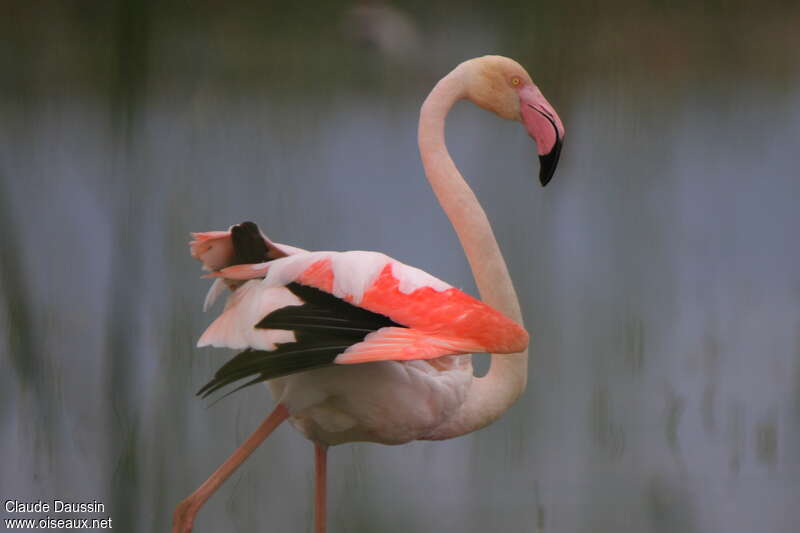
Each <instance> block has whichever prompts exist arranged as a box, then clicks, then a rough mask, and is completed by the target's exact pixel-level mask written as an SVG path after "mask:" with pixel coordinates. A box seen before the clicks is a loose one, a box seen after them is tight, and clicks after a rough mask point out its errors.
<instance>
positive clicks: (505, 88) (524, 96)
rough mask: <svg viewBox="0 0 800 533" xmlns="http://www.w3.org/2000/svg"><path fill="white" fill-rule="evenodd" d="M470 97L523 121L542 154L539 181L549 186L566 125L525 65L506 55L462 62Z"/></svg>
mask: <svg viewBox="0 0 800 533" xmlns="http://www.w3.org/2000/svg"><path fill="white" fill-rule="evenodd" d="M461 66H462V68H464V69H465V71H466V72H465V73H466V77H465V80H466V97H467V98H468V99H469V100H470V101H472V102H473V103H474V104H475V105H477V106H479V107H482V108H483V109H486V110H487V111H491V112H493V113H495V114H496V115H498V116H499V117H501V118H504V119H506V120H517V121H520V122H522V124H523V125H524V126H525V129H526V130H527V131H528V135H530V136H531V137H532V138H533V140H534V141H536V148H537V152H538V153H539V162H540V169H539V181H540V182H541V184H542V186H544V185H547V184H548V183H549V182H550V179H551V178H552V177H553V173H554V172H555V170H556V166H557V165H558V158H559V156H560V155H561V144H562V141H563V139H564V125H563V124H562V123H561V119H560V118H559V116H558V113H556V111H555V109H553V106H551V105H550V103H549V102H548V101H547V99H545V97H544V96H543V95H542V91H540V90H539V88H538V87H537V86H536V84H535V83H533V80H531V77H530V75H529V74H528V73H527V72H526V71H525V69H524V68H522V65H520V64H519V63H517V62H516V61H514V60H513V59H509V58H507V57H502V56H483V57H479V58H476V59H471V60H469V61H466V62H464V63H462V65H461Z"/></svg>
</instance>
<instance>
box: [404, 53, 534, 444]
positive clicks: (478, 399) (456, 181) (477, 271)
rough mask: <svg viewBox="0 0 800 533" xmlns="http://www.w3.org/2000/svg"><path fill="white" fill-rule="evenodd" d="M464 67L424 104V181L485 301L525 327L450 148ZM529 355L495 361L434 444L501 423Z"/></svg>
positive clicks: (462, 91) (421, 126)
mask: <svg viewBox="0 0 800 533" xmlns="http://www.w3.org/2000/svg"><path fill="white" fill-rule="evenodd" d="M468 75H469V71H468V70H467V69H466V68H465V67H464V65H463V64H462V65H461V66H459V67H457V68H456V69H455V70H453V71H452V72H451V73H450V74H448V75H447V76H445V77H444V78H442V80H441V81H439V83H438V84H436V87H434V88H433V91H431V93H430V95H428V98H427V99H426V100H425V103H424V104H422V110H421V112H420V120H419V150H420V155H421V156H422V164H423V166H424V167H425V175H426V176H427V178H428V181H429V182H430V184H431V187H432V188H433V192H434V193H435V194H436V198H437V199H438V200H439V204H440V205H441V206H442V209H444V212H445V213H446V214H447V217H448V218H449V219H450V222H451V223H452V225H453V228H454V229H455V230H456V233H457V234H458V238H459V240H460V241H461V246H462V247H463V248H464V253H465V254H466V256H467V260H468V261H469V265H470V268H471V269H472V274H473V276H474V277H475V283H476V284H477V286H478V291H479V292H480V295H481V299H482V300H483V301H484V302H485V303H486V304H488V305H490V306H492V307H494V308H495V309H497V310H498V311H500V312H501V313H503V314H505V315H506V316H507V317H509V318H511V319H512V320H515V321H516V322H518V323H519V324H522V313H521V312H520V308H519V301H518V300H517V294H516V292H515V291H514V285H513V284H512V282H511V277H510V276H509V274H508V268H507V267H506V263H505V260H504V259H503V255H502V254H501V253H500V247H499V246H498V244H497V240H496V239H495V237H494V233H493V232H492V226H491V225H490V224H489V219H488V218H487V217H486V213H485V212H484V211H483V208H482V207H481V205H480V203H478V199H477V198H476V197H475V193H473V192H472V189H471V188H470V187H469V185H468V184H467V183H466V181H464V178H463V177H462V176H461V173H460V172H459V171H458V169H457V168H456V166H455V164H454V163H453V159H452V158H451V157H450V153H449V152H448V150H447V145H446V144H445V119H446V117H447V114H448V112H449V111H450V109H451V108H452V107H453V104H455V103H456V102H457V101H458V100H461V99H463V98H467V91H466V83H465V81H466V79H467V78H466V77H467V76H468ZM527 376H528V352H527V350H526V351H524V352H521V353H518V354H511V355H496V354H492V356H491V366H490V368H489V372H488V374H486V376H484V377H482V378H473V382H472V386H471V387H470V391H469V394H468V396H467V399H466V401H465V402H464V404H462V406H461V408H460V409H459V411H458V412H457V413H456V414H455V416H453V418H452V419H450V420H449V421H448V422H446V423H445V424H444V425H443V426H441V427H439V428H437V430H436V431H435V432H434V434H432V435H431V436H430V437H429V438H431V439H445V438H451V437H455V436H458V435H463V434H465V433H469V432H471V431H475V430H477V429H480V428H482V427H484V426H486V425H488V424H491V423H492V422H494V421H495V420H497V419H498V418H499V417H500V415H502V414H503V412H504V411H505V410H506V409H508V408H509V407H510V406H511V405H512V404H513V403H514V402H515V401H516V399H517V398H518V397H519V395H520V394H522V392H523V391H524V390H525V384H526V381H527Z"/></svg>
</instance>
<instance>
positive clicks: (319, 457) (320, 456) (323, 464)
mask: <svg viewBox="0 0 800 533" xmlns="http://www.w3.org/2000/svg"><path fill="white" fill-rule="evenodd" d="M327 463H328V446H327V445H325V444H320V443H318V442H315V443H314V467H315V470H316V472H317V482H316V487H315V490H314V521H315V522H316V526H315V528H314V533H325V522H326V518H327V513H326V512H325V492H326V489H327V483H328V464H327Z"/></svg>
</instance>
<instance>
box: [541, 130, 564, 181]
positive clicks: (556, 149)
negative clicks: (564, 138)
mask: <svg viewBox="0 0 800 533" xmlns="http://www.w3.org/2000/svg"><path fill="white" fill-rule="evenodd" d="M559 157H561V139H556V144H555V146H553V149H552V150H550V153H548V154H545V155H540V156H539V183H541V184H542V187H545V186H547V184H548V183H550V180H551V179H553V175H554V174H555V172H556V167H557V166H558V158H559Z"/></svg>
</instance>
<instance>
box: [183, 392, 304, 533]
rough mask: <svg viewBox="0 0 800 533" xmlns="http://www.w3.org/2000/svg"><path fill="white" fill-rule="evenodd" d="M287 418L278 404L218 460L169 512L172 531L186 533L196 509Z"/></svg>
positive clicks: (191, 523) (192, 522)
mask: <svg viewBox="0 0 800 533" xmlns="http://www.w3.org/2000/svg"><path fill="white" fill-rule="evenodd" d="M287 418H289V411H288V410H287V409H286V407H285V406H284V405H283V404H280V403H279V404H278V405H277V406H276V407H275V409H274V410H273V411H272V413H270V415H269V416H268V417H267V419H266V420H264V421H263V422H262V423H261V425H260V426H258V429H256V430H255V432H254V433H253V434H252V435H250V437H248V438H247V440H246V441H244V444H242V445H241V446H240V447H239V449H238V450H236V451H235V452H233V455H231V456H230V457H229V458H228V459H227V460H226V461H225V462H224V463H222V466H220V467H219V468H218V469H217V471H216V472H214V473H213V474H211V477H209V478H208V479H207V480H206V481H205V483H203V484H202V485H200V487H199V488H198V489H197V490H196V491H194V492H193V493H192V495H191V496H189V497H188V498H186V499H185V500H183V501H182V502H181V503H180V504H178V507H176V508H175V513H174V514H173V515H172V533H190V531H192V527H193V526H194V517H195V515H196V514H197V511H199V510H200V508H201V507H202V506H203V504H204V503H206V501H207V500H208V499H209V498H210V497H211V495H212V494H214V492H215V491H216V490H217V489H218V488H219V487H220V485H222V484H223V483H224V482H225V480H226V479H228V477H229V476H230V475H231V474H233V472H234V471H235V470H236V469H237V468H239V466H240V465H241V464H242V463H243V462H244V461H245V459H247V458H248V457H249V456H250V454H251V453H253V452H254V451H255V449H256V448H258V446H259V445H260V444H261V443H262V442H264V439H266V438H267V437H269V434H270V433H272V431H273V430H274V429H275V428H276V427H278V426H279V425H280V424H281V422H283V421H284V420H286V419H287Z"/></svg>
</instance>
